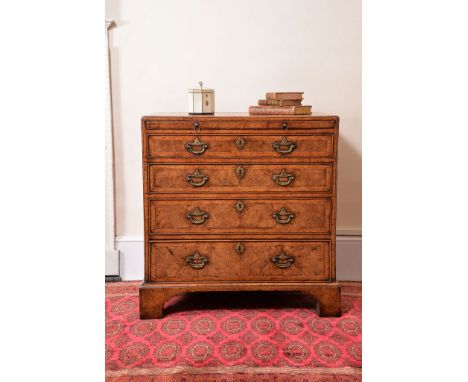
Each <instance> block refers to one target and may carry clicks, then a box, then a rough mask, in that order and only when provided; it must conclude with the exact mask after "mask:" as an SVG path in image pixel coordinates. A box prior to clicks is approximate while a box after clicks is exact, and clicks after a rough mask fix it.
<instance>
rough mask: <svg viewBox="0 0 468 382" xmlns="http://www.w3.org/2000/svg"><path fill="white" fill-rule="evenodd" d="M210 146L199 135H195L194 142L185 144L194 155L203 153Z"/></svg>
mask: <svg viewBox="0 0 468 382" xmlns="http://www.w3.org/2000/svg"><path fill="white" fill-rule="evenodd" d="M207 148H208V143H203V142H202V141H200V139H199V138H198V137H195V138H194V140H193V142H188V143H186V144H185V149H186V150H187V151H188V152H189V153H190V154H193V155H202V154H203V153H204V152H205V151H206V149H207Z"/></svg>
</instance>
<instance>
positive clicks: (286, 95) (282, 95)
mask: <svg viewBox="0 0 468 382" xmlns="http://www.w3.org/2000/svg"><path fill="white" fill-rule="evenodd" d="M303 95H304V92H268V93H267V94H266V99H288V100H298V99H300V100H302V98H303Z"/></svg>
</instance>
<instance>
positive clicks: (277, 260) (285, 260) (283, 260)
mask: <svg viewBox="0 0 468 382" xmlns="http://www.w3.org/2000/svg"><path fill="white" fill-rule="evenodd" d="M294 260H295V259H294V256H288V255H286V253H285V252H284V251H283V250H281V253H280V254H279V255H277V256H273V257H272V258H271V261H272V262H273V264H275V265H276V266H277V267H278V268H289V267H290V266H291V264H292V263H294Z"/></svg>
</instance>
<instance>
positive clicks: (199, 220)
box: [187, 207, 208, 224]
mask: <svg viewBox="0 0 468 382" xmlns="http://www.w3.org/2000/svg"><path fill="white" fill-rule="evenodd" d="M187 219H188V220H190V222H191V223H192V224H203V223H204V222H205V220H206V219H208V212H203V211H202V210H200V208H198V207H197V208H195V209H194V210H193V212H189V213H187Z"/></svg>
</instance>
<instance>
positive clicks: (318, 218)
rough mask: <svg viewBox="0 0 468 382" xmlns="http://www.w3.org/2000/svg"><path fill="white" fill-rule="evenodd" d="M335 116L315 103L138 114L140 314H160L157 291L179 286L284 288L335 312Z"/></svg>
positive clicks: (162, 295) (167, 292) (165, 294)
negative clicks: (264, 109) (264, 110)
mask: <svg viewBox="0 0 468 382" xmlns="http://www.w3.org/2000/svg"><path fill="white" fill-rule="evenodd" d="M338 123H339V118H338V117H336V116H327V115H318V114H317V115H315V114H314V115H311V116H280V115H278V116H276V115H272V116H257V115H256V116H250V115H248V114H222V115H219V114H216V115H210V116H188V115H186V114H185V115H184V114H173V115H155V116H148V117H143V118H142V161H143V193H144V209H145V210H144V218H145V222H144V223H145V224H144V226H145V280H144V282H143V284H142V286H141V287H140V317H141V318H159V317H162V314H163V306H164V303H165V301H167V299H169V298H170V297H171V296H174V295H177V294H181V293H185V292H203V291H205V292H206V291H283V290H284V291H302V292H305V293H308V294H310V295H312V296H313V297H314V298H315V299H316V300H317V301H318V302H319V311H320V314H321V315H323V316H338V315H340V314H341V302H340V301H341V296H340V286H339V284H338V283H336V280H335V229H336V228H335V215H336V177H337V148H338ZM208 303H209V301H207V304H208Z"/></svg>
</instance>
